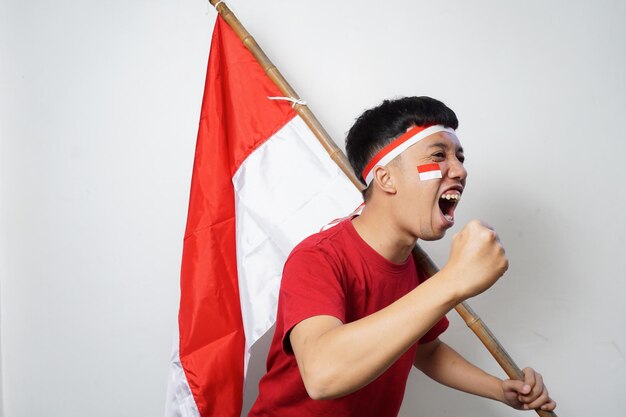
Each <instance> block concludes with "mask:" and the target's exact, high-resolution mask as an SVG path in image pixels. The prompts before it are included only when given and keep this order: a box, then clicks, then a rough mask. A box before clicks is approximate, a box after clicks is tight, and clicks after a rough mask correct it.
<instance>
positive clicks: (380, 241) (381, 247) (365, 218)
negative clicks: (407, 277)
mask: <svg viewBox="0 0 626 417" xmlns="http://www.w3.org/2000/svg"><path fill="white" fill-rule="evenodd" d="M390 213H392V211H390V210H388V209H387V208H386V207H380V205H378V204H373V203H372V204H370V203H367V204H366V205H365V207H364V208H363V212H362V213H361V215H360V216H358V217H356V218H355V219H354V220H352V224H353V225H354V228H355V229H356V231H357V233H358V234H359V236H361V238H362V239H363V240H364V241H365V242H366V243H367V244H368V245H370V246H371V247H372V248H373V249H374V250H375V251H376V252H378V253H379V254H380V255H381V256H383V257H384V258H385V259H387V260H389V261H391V262H394V263H402V262H404V261H406V259H407V258H408V257H409V255H410V254H411V251H412V250H413V247H414V246H415V243H416V241H417V239H416V238H415V237H413V236H410V235H408V234H407V233H406V232H403V231H402V229H401V228H399V227H398V225H397V224H396V222H395V219H394V218H393V216H391V215H390Z"/></svg>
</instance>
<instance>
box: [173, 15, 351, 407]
mask: <svg viewBox="0 0 626 417" xmlns="http://www.w3.org/2000/svg"><path fill="white" fill-rule="evenodd" d="M270 96H282V93H281V92H280V90H279V89H278V88H277V87H276V86H275V85H274V84H273V83H272V81H271V80H270V79H269V78H268V77H267V76H266V75H265V73H264V71H263V69H262V68H261V66H260V65H259V64H258V63H257V62H256V61H255V59H254V57H253V56H252V54H251V53H250V52H249V51H248V50H247V49H246V48H245V47H244V46H243V45H242V44H241V42H240V40H239V39H238V38H237V36H236V34H235V33H234V32H233V31H232V29H231V28H230V27H229V26H228V25H227V24H226V23H225V22H224V21H223V20H222V18H221V17H219V16H218V18H217V22H216V24H215V29H214V32H213V40H212V44H211V53H210V57H209V64H208V70H207V78H206V85H205V90H204V98H203V102H202V111H201V116H200V126H199V130H198V139H197V145H196V153H195V161H194V167H193V177H192V181H191V193H190V201H189V213H188V218H187V228H186V232H185V237H184V246H183V259H182V269H181V298H180V310H179V315H178V340H177V343H176V346H175V349H174V352H173V356H172V361H171V370H172V372H171V378H170V381H169V387H168V399H167V409H166V416H168V417H173V416H182V417H189V416H202V417H209V416H211V417H235V416H239V414H240V413H241V408H242V395H243V394H242V393H243V384H244V375H245V372H246V368H247V363H248V359H249V350H250V348H251V346H252V344H253V343H254V342H255V341H256V340H258V339H259V338H260V337H261V336H262V335H263V334H264V333H265V332H266V331H267V330H268V329H269V328H270V327H271V326H272V325H273V323H274V321H275V318H276V306H277V297H278V289H279V285H280V279H281V273H282V268H283V264H284V262H285V260H286V258H287V255H288V254H289V253H290V251H291V250H292V248H293V247H294V246H295V245H296V244H297V243H299V242H300V241H301V240H302V239H304V238H305V237H306V236H308V235H310V234H312V233H315V232H317V231H319V230H320V228H321V227H322V226H324V225H325V224H326V223H327V222H328V220H329V219H333V218H337V217H340V216H341V215H345V213H349V212H350V211H352V210H353V209H354V207H356V206H357V205H358V204H359V203H360V202H361V201H362V199H361V195H360V193H359V192H358V191H357V190H356V188H355V187H354V186H353V185H352V184H351V183H350V182H349V181H348V179H347V178H346V177H345V176H344V174H343V173H342V172H341V171H340V170H339V168H338V167H337V166H336V165H335V164H334V163H333V162H332V160H331V159H330V157H329V156H328V154H327V153H326V151H325V150H324V149H323V148H322V146H321V145H320V144H319V143H318V141H317V139H316V138H315V137H314V136H313V134H312V133H311V131H310V130H309V128H308V127H307V126H306V124H305V123H304V122H303V120H302V119H301V118H300V117H299V116H298V115H297V114H296V113H295V111H294V110H293V109H292V107H291V103H290V102H288V101H272V100H269V99H268V97H270Z"/></svg>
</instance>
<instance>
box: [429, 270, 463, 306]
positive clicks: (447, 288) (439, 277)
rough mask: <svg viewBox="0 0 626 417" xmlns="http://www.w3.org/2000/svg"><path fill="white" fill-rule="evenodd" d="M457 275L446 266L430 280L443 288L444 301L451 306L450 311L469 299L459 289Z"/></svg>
mask: <svg viewBox="0 0 626 417" xmlns="http://www.w3.org/2000/svg"><path fill="white" fill-rule="evenodd" d="M456 275H457V274H456V273H455V272H454V271H452V270H451V269H450V267H448V266H447V265H446V266H444V267H443V268H441V270H439V272H437V273H436V274H435V275H433V276H432V277H431V279H430V280H434V281H436V282H437V283H438V284H439V285H440V286H441V287H442V292H443V293H444V299H445V301H446V302H447V303H448V304H450V309H452V308H454V307H456V306H457V305H458V304H459V303H462V302H463V301H465V299H466V298H467V297H466V296H464V294H463V291H462V290H461V288H459V285H458V280H457V279H455V278H456Z"/></svg>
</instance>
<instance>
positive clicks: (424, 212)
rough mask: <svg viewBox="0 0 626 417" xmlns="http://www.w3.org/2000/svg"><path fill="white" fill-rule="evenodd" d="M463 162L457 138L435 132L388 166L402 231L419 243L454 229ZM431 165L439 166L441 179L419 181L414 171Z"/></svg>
mask: <svg viewBox="0 0 626 417" xmlns="http://www.w3.org/2000/svg"><path fill="white" fill-rule="evenodd" d="M463 160H464V156H463V148H462V147H461V144H460V142H459V140H458V138H457V137H456V136H455V135H454V134H451V133H448V132H438V133H435V134H433V135H430V136H428V137H426V138H424V139H422V140H421V141H419V142H418V143H416V144H415V145H413V146H411V147H410V148H408V149H407V150H406V151H404V152H403V153H402V155H401V156H400V157H399V158H398V159H397V160H396V161H395V163H394V164H393V167H391V166H390V168H391V170H392V172H395V174H392V175H394V184H395V185H396V189H397V194H396V195H395V196H394V199H395V200H396V201H395V202H394V207H395V208H397V211H396V213H397V218H398V220H399V221H400V226H401V227H402V228H405V229H407V231H408V232H409V233H411V234H412V235H413V236H415V237H417V238H418V239H422V240H437V239H441V238H442V237H443V236H444V235H445V233H446V230H448V229H449V228H450V227H452V226H453V225H454V210H455V208H456V205H457V203H458V202H459V200H460V197H461V194H462V193H463V188H464V187H465V180H466V178H467V171H466V170H465V167H464V166H463ZM433 163H437V164H439V167H440V169H441V175H442V178H439V179H428V180H420V176H419V173H418V170H417V167H418V166H420V165H424V164H433Z"/></svg>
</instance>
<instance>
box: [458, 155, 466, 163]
mask: <svg viewBox="0 0 626 417" xmlns="http://www.w3.org/2000/svg"><path fill="white" fill-rule="evenodd" d="M456 159H458V160H459V162H460V163H463V162H465V155H463V154H459V155H457V156H456Z"/></svg>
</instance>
